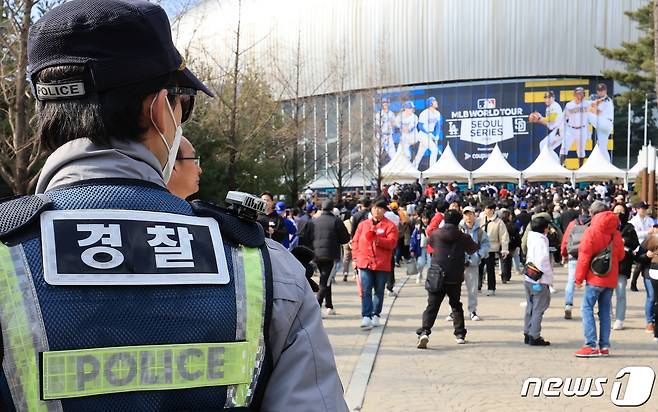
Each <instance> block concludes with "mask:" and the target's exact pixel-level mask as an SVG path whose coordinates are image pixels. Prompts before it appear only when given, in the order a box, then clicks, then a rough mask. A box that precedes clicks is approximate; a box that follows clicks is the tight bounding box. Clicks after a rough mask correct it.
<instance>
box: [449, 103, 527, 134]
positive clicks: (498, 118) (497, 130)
mask: <svg viewBox="0 0 658 412" xmlns="http://www.w3.org/2000/svg"><path fill="white" fill-rule="evenodd" d="M527 118H528V115H527V114H524V111H523V108H522V107H504V108H497V107H496V99H494V98H482V99H478V100H477V109H469V110H458V111H453V112H450V119H448V120H447V123H448V137H452V138H459V139H460V140H463V141H466V142H473V143H477V144H481V145H492V144H494V143H498V142H502V141H503V140H508V139H512V138H514V137H516V136H518V135H527V134H528V125H527Z"/></svg>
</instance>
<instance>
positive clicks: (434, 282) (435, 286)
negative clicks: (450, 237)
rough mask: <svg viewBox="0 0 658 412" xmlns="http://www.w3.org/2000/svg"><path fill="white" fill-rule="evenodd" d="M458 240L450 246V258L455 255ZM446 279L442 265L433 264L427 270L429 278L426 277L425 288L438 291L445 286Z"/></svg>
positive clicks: (429, 290)
mask: <svg viewBox="0 0 658 412" xmlns="http://www.w3.org/2000/svg"><path fill="white" fill-rule="evenodd" d="M456 246H457V242H455V243H454V244H453V245H452V248H450V253H449V254H448V258H450V257H451V256H453V255H454V252H455V247H456ZM445 280H446V272H445V270H443V267H441V265H434V264H433V265H431V266H430V268H429V269H428V270H427V278H426V279H425V290H426V291H428V292H430V293H437V292H438V291H439V290H440V289H442V288H443V283H444V282H445Z"/></svg>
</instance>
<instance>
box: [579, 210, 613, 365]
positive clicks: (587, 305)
mask: <svg viewBox="0 0 658 412" xmlns="http://www.w3.org/2000/svg"><path fill="white" fill-rule="evenodd" d="M597 203H601V202H599V201H596V202H594V203H593V204H592V206H591V207H590V210H591V209H594V208H596V207H598V206H599V205H597ZM618 228H619V218H618V217H617V215H615V214H614V213H612V212H611V211H605V212H601V213H597V214H596V215H595V216H593V217H592V223H591V224H590V227H589V228H588V229H587V230H586V231H585V232H584V233H583V237H582V239H581V241H580V246H579V247H578V263H577V265H576V287H578V288H582V287H583V281H586V282H587V285H586V286H585V296H584V297H583V305H582V315H583V330H584V334H585V346H583V347H582V348H581V349H580V350H579V351H577V352H576V353H575V355H576V356H577V357H579V358H588V357H594V356H608V355H609V354H610V328H611V322H612V320H611V317H610V311H611V307H612V293H613V292H614V290H615V288H616V287H617V276H618V274H619V261H620V260H621V259H623V257H624V242H623V240H622V238H621V233H619V230H618ZM608 245H611V249H612V259H611V263H610V270H609V271H608V272H607V273H606V274H604V275H601V274H596V273H594V272H593V271H592V268H591V264H592V259H593V258H594V257H595V256H596V255H597V254H599V253H600V252H602V251H604V250H605V249H606V248H607V247H608ZM597 303H598V305H599V322H600V337H599V340H598V349H597V341H596V320H595V319H594V305H595V304H597Z"/></svg>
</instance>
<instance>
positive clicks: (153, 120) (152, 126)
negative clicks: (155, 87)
mask: <svg viewBox="0 0 658 412" xmlns="http://www.w3.org/2000/svg"><path fill="white" fill-rule="evenodd" d="M166 100H167V90H165V89H162V90H160V91H159V92H157V93H152V94H150V95H148V97H147V98H146V99H144V102H143V103H142V127H144V128H145V129H148V130H149V131H150V132H155V133H156V134H158V130H159V131H160V133H164V132H165V130H166V127H167V119H168V116H171V115H170V114H169V109H168V107H167V102H166ZM169 122H170V123H171V120H169ZM147 133H148V132H147Z"/></svg>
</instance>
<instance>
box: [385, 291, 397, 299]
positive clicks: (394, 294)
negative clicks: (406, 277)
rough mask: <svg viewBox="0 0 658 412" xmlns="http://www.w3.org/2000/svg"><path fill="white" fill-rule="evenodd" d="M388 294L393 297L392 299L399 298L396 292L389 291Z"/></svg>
mask: <svg viewBox="0 0 658 412" xmlns="http://www.w3.org/2000/svg"><path fill="white" fill-rule="evenodd" d="M387 294H388V296H391V297H397V296H398V294H397V293H395V291H394V290H389V291H388V293H387Z"/></svg>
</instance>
